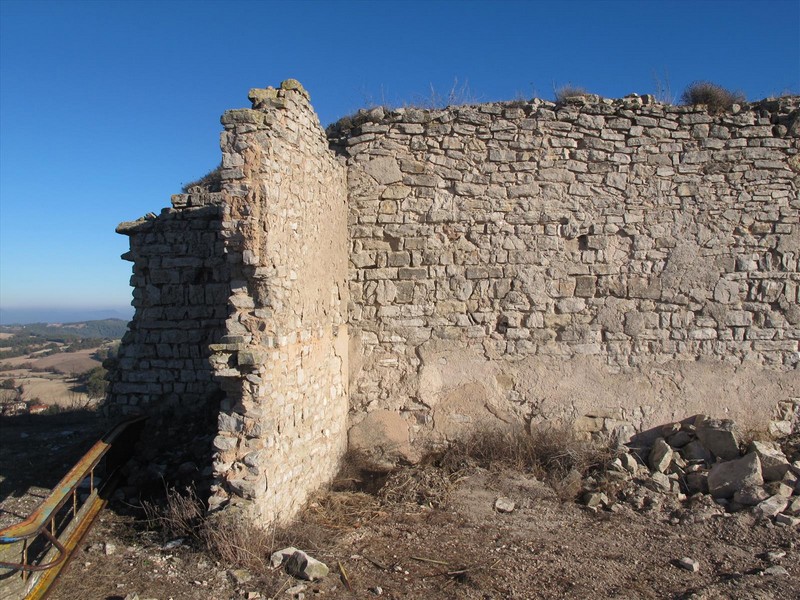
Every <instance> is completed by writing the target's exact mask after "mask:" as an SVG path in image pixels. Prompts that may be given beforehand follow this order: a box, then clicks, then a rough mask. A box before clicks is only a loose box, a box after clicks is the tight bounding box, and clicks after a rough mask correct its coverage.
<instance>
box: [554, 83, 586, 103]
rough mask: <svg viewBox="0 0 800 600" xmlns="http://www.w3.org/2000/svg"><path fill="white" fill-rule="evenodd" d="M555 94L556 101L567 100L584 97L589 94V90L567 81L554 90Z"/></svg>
mask: <svg viewBox="0 0 800 600" xmlns="http://www.w3.org/2000/svg"><path fill="white" fill-rule="evenodd" d="M553 95H554V96H555V99H556V102H566V101H567V100H569V99H570V98H582V97H583V96H588V95H589V92H588V91H586V89H585V88H582V87H580V86H577V85H572V84H571V83H567V84H565V85H561V86H559V87H557V88H555V89H554V90H553Z"/></svg>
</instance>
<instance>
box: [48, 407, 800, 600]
mask: <svg viewBox="0 0 800 600" xmlns="http://www.w3.org/2000/svg"><path fill="white" fill-rule="evenodd" d="M703 428H705V429H706V431H705V432H701V433H699V434H698V430H701V429H703ZM680 431H684V432H686V433H687V434H688V435H680V436H678V437H677V438H675V437H674V436H676V435H677V434H678V433H679V432H680ZM732 431H733V427H732V424H730V423H728V422H710V421H700V422H697V421H694V420H693V421H692V422H691V423H688V422H687V423H684V424H678V425H677V426H675V425H668V426H666V427H665V428H664V429H663V431H662V432H661V433H662V434H663V435H661V436H659V438H658V439H660V440H661V441H660V442H659V441H655V442H652V443H651V444H650V446H649V447H647V448H640V449H639V451H638V454H628V453H625V452H617V453H616V456H613V457H609V458H610V460H609V461H608V463H607V464H606V465H605V466H604V468H602V469H600V470H598V469H595V470H594V471H584V472H583V474H582V476H576V475H575V473H574V472H573V471H570V472H567V473H566V474H565V475H564V476H563V477H562V476H559V480H558V485H555V486H554V485H553V483H554V482H553V480H548V483H545V482H544V481H543V480H545V479H547V477H546V476H545V477H542V476H541V473H537V474H539V475H540V479H537V477H535V476H534V474H533V472H531V470H527V471H526V469H524V468H523V469H518V468H509V467H508V465H505V466H503V465H497V464H495V465H492V464H488V463H487V461H485V460H480V459H475V458H473V457H470V456H463V457H461V458H459V459H458V460H456V461H453V460H448V461H442V460H440V461H438V462H434V463H431V464H427V465H417V466H413V467H405V468H402V469H399V470H397V471H395V472H394V473H392V474H391V475H390V476H388V477H380V478H376V479H372V480H369V481H367V480H365V479H363V478H362V479H361V480H360V481H354V479H358V478H353V477H351V475H352V473H350V475H343V479H342V480H340V481H339V482H338V484H337V486H338V490H339V491H330V492H327V493H325V494H323V495H321V496H319V497H317V498H316V499H315V500H314V501H312V502H311V503H310V504H309V506H308V507H307V508H306V509H305V510H304V511H303V513H302V514H301V515H300V516H299V518H298V520H297V522H296V523H295V524H294V525H293V526H291V527H289V528H287V529H286V530H281V531H271V532H267V533H266V534H264V535H263V536H262V537H261V538H258V539H256V538H250V539H247V538H246V537H236V536H232V537H230V539H229V540H228V542H229V544H228V550H231V548H232V547H233V548H236V549H238V550H239V553H238V556H240V557H241V556H242V552H241V550H242V548H245V550H246V551H247V552H250V551H252V555H249V556H247V552H245V558H244V559H243V560H241V561H239V563H236V562H235V561H230V560H220V555H219V554H216V555H215V554H211V553H208V552H204V551H202V550H201V549H200V546H202V544H200V543H199V542H198V541H197V540H196V539H193V538H192V535H191V531H190V532H189V534H188V535H187V536H185V537H183V538H182V539H180V538H179V539H172V536H166V537H165V536H164V534H163V532H158V531H154V530H152V529H147V528H144V527H143V526H142V523H141V521H137V520H135V519H134V518H133V517H132V516H130V515H126V514H125V513H126V512H127V511H126V510H125V506H124V505H120V504H118V505H117V506H116V511H108V512H107V513H106V514H105V515H104V517H103V519H102V521H101V522H100V523H98V524H97V526H95V528H94V529H93V530H92V532H91V533H90V534H89V536H88V538H87V539H86V540H85V542H84V543H83V545H82V547H81V549H80V551H79V552H78V555H77V556H76V558H75V559H74V560H73V562H72V564H71V565H70V566H69V568H68V569H67V571H66V572H65V573H64V575H63V576H62V578H61V580H60V582H59V585H58V588H57V589H56V590H55V592H54V594H53V596H52V597H53V598H56V599H70V600H71V599H73V598H85V599H87V600H88V599H93V598H97V599H105V600H110V599H120V600H121V599H124V598H127V599H128V600H133V599H135V598H137V597H138V598H139V599H140V600H144V599H146V598H158V599H160V600H166V599H168V598H173V599H175V600H177V599H187V600H200V599H207V598H219V599H228V598H231V599H238V598H247V599H258V598H306V599H308V598H316V597H320V598H372V597H379V596H383V597H386V598H432V599H437V598H441V599H444V598H476V599H490V598H493V599H500V598H618V599H622V598H627V599H634V598H637V599H638V598H676V599H677V598H686V599H689V598H692V599H695V600H701V599H705V600H712V599H713V600H716V599H722V598H731V599H733V598H736V599H738V598H753V599H763V600H766V599H771V598H775V599H782V600H783V599H790V598H800V591H799V590H800V526H798V524H797V523H796V522H795V521H793V520H792V519H794V518H795V517H794V516H793V514H792V513H793V512H794V510H795V509H794V508H792V506H793V503H795V504H796V501H797V498H798V491H800V488H798V487H797V483H796V477H795V476H796V475H798V474H800V473H798V471H799V470H800V469H798V467H800V463H798V462H792V461H797V460H798V459H800V438H799V437H798V436H795V437H794V438H786V439H785V440H784V444H783V447H782V448H780V447H774V446H770V447H769V448H766V449H765V448H764V447H761V448H758V447H756V448H753V447H752V446H751V445H748V444H745V443H743V442H742V441H741V440H737V450H736V456H730V457H729V458H728V459H726V460H720V461H717V460H716V458H717V456H710V457H709V459H710V460H708V461H706V459H705V458H703V459H702V460H701V459H691V458H687V455H688V454H689V453H690V452H692V451H693V450H699V448H698V446H699V447H701V448H702V449H703V450H705V451H707V452H710V450H709V448H708V446H714V445H715V444H716V443H721V444H723V445H724V444H725V443H727V442H729V441H730V437H726V436H727V433H726V432H728V433H731V432H732ZM712 438H713V439H714V441H709V440H711V439H712ZM700 440H702V441H700ZM720 440H722V441H720ZM726 440H727V441H726ZM696 441H698V442H699V443H698V444H695V445H694V446H693V447H690V449H689V450H684V448H685V447H686V446H688V445H689V444H692V443H693V442H696ZM662 442H663V444H662ZM670 444H673V445H670ZM664 445H666V447H664ZM714 447H716V446H714ZM716 450H717V452H723V450H722V448H721V447H716ZM669 453H672V454H671V455H670V454H669ZM754 453H755V456H757V457H759V458H758V459H757V460H756V459H754V458H753V454H754ZM759 453H760V454H759ZM765 453H766V454H769V455H770V456H772V458H774V459H775V460H774V461H772V462H770V460H765V459H764V455H765ZM668 455H669V460H667V459H666V458H665V457H666V456H668ZM779 455H780V456H783V463H784V464H785V465H786V468H785V469H784V468H783V467H780V468H777V470H775V469H772V470H770V469H769V468H767V469H762V463H765V464H771V465H773V466H774V465H775V463H776V462H779V458H778V457H779ZM630 458H635V459H636V460H635V461H634V462H633V464H631V462H630ZM712 461H713V462H712ZM489 462H491V461H489ZM755 463H757V464H758V469H757V470H758V473H755V472H754V468H753V464H755ZM725 464H728V465H731V464H733V465H734V466H735V468H734V469H733V471H735V475H734V476H731V472H732V471H731V467H730V466H728V467H724V468H723V467H721V466H720V465H725ZM742 464H744V465H745V467H746V468H741V469H740V467H741V465H742ZM737 465H738V466H737ZM748 465H749V466H748ZM720 468H722V473H723V475H725V477H720V475H719V470H720ZM781 471H782V475H781V476H780V478H779V479H775V477H776V476H777V475H778V474H779V473H781ZM715 472H716V474H715ZM688 473H699V474H700V475H697V476H696V477H694V478H692V479H693V481H694V483H693V484H692V485H697V486H701V487H702V486H704V485H705V486H706V488H705V491H702V490H700V491H694V492H692V493H691V494H690V493H688V492H689V490H688V489H687V475H688ZM767 473H769V474H768V475H767ZM659 474H660V475H659ZM661 475H663V477H661ZM736 477H739V478H740V479H738V480H737V479H736ZM759 477H760V479H761V481H760V483H759V482H758V479H759ZM571 479H572V480H571ZM765 479H772V481H765ZM675 481H676V482H678V483H677V484H676V485H673V483H672V482H675ZM721 481H724V482H725V483H724V486H725V487H724V488H720V485H723V484H722V483H720V482H721ZM790 484H792V485H793V486H794V487H792V488H791V490H790V489H789V488H790ZM721 489H722V491H720V490H721ZM742 490H745V491H744V492H742ZM759 490H760V491H759ZM709 491H711V492H712V493H713V494H715V495H712V494H711V493H708V492H709ZM787 494H788V495H787ZM776 497H778V498H783V499H785V500H786V501H785V502H783V500H781V501H776V500H775V498H776ZM573 498H577V501H576V500H575V499H573ZM764 502H769V503H771V504H770V505H771V506H773V509H772V512H771V513H769V514H768V513H767V512H766V508H765V507H763V506H761V505H762V504H763V503H764ZM774 506H780V507H781V509H780V510H778V511H777V512H775V511H774ZM759 507H761V508H759ZM781 515H783V518H781V517H780V516H781ZM187 531H188V530H187ZM211 531H213V532H215V533H217V534H219V536H221V537H223V538H227V537H228V536H229V530H228V529H226V528H225V526H223V525H222V524H220V525H219V526H218V527H216V526H214V527H212V528H211ZM286 546H294V547H296V548H299V549H301V550H303V551H305V552H307V553H308V555H310V556H312V557H314V558H315V559H319V560H320V561H322V562H324V563H325V564H326V565H327V566H328V569H329V573H328V574H327V576H325V577H323V578H321V579H319V580H316V581H313V582H311V581H303V580H301V579H298V578H295V577H293V576H291V575H289V574H288V573H287V566H286V563H284V564H282V565H280V564H278V565H277V566H272V565H271V564H270V560H269V559H270V553H271V552H273V551H275V550H279V549H281V548H284V547H286Z"/></svg>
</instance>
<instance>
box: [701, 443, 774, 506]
mask: <svg viewBox="0 0 800 600" xmlns="http://www.w3.org/2000/svg"><path fill="white" fill-rule="evenodd" d="M763 483H764V478H763V476H762V475H761V462H760V461H759V459H758V455H756V454H755V453H754V452H751V453H750V454H747V455H745V456H743V457H742V458H738V459H735V460H729V461H727V462H720V463H716V464H715V465H714V466H712V467H711V471H710V472H709V474H708V492H709V493H710V494H711V495H712V496H714V497H715V498H731V497H732V496H733V495H734V494H735V493H736V492H738V491H739V490H741V489H742V488H745V487H747V486H761V485H763Z"/></svg>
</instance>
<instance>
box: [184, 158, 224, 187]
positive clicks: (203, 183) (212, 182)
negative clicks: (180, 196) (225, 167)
mask: <svg viewBox="0 0 800 600" xmlns="http://www.w3.org/2000/svg"><path fill="white" fill-rule="evenodd" d="M195 188H200V189H201V190H202V191H205V192H219V191H221V189H222V163H220V164H219V165H218V166H217V167H215V168H214V169H212V170H210V171H209V172H208V173H206V174H205V175H203V176H202V177H201V178H200V179H198V180H197V181H192V182H190V183H186V184H184V185H183V186H182V187H181V191H182V192H183V193H184V194H186V193H189V192H191V191H192V190H193V189H195Z"/></svg>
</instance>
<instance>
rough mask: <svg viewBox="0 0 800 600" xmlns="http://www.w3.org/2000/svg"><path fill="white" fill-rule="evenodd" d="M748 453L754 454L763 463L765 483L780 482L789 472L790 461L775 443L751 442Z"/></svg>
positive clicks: (762, 471)
mask: <svg viewBox="0 0 800 600" xmlns="http://www.w3.org/2000/svg"><path fill="white" fill-rule="evenodd" d="M747 451H748V452H754V453H755V454H756V455H757V456H758V459H759V461H761V473H762V474H763V476H764V481H780V480H781V479H782V478H783V476H784V475H786V473H788V472H789V461H788V460H786V456H785V455H784V454H783V451H782V450H781V447H780V446H779V445H778V444H776V443H775V442H759V441H754V442H750V445H749V446H748V447H747Z"/></svg>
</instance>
